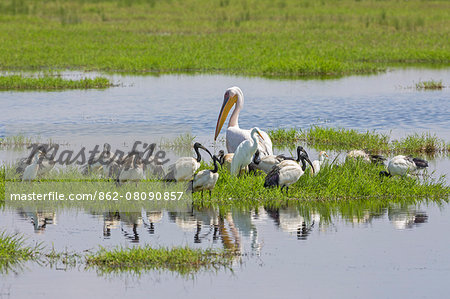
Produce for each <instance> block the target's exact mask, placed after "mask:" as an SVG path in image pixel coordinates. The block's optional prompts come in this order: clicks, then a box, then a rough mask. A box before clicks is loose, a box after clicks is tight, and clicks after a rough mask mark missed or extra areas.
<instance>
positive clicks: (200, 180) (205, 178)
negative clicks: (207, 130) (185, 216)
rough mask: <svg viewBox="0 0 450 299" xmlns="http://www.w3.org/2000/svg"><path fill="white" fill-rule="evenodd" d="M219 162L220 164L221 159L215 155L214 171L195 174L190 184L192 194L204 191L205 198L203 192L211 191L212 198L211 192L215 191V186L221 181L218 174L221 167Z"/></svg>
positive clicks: (189, 189) (208, 170) (207, 170)
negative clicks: (218, 163)
mask: <svg viewBox="0 0 450 299" xmlns="http://www.w3.org/2000/svg"><path fill="white" fill-rule="evenodd" d="M217 162H219V159H218V158H217V157H216V156H215V155H214V156H213V163H214V169H212V170H210V169H205V170H202V171H200V172H198V173H197V174H195V175H194V179H193V180H192V181H191V182H190V184H189V188H188V191H191V192H192V193H194V192H197V191H202V197H203V190H209V197H211V190H212V189H214V186H215V185H216V183H217V180H218V179H219V174H218V173H217V171H218V170H219V167H218V165H217Z"/></svg>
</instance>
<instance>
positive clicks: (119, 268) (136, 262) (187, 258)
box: [86, 246, 234, 275]
mask: <svg viewBox="0 0 450 299" xmlns="http://www.w3.org/2000/svg"><path fill="white" fill-rule="evenodd" d="M233 256H234V255H233V254H232V253H231V252H227V251H219V250H212V249H206V250H202V249H192V248H189V247H173V248H152V247H150V246H145V247H133V248H116V249H113V250H107V249H104V248H102V249H100V250H99V251H97V252H96V253H93V254H91V255H88V256H87V257H86V265H87V266H88V267H95V268H96V269H98V270H99V271H100V272H102V273H105V272H106V273H114V272H124V271H125V272H135V273H140V272H141V271H144V270H161V269H164V270H170V271H174V272H178V273H180V274H183V275H185V274H192V273H195V272H198V271H199V270H202V269H211V268H214V269H218V268H222V267H229V266H230V265H231V263H232V259H233Z"/></svg>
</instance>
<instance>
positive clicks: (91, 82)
mask: <svg viewBox="0 0 450 299" xmlns="http://www.w3.org/2000/svg"><path fill="white" fill-rule="evenodd" d="M111 86H113V84H112V83H111V82H110V81H109V80H108V79H107V78H104V77H97V78H94V79H91V78H83V79H80V80H71V79H64V78H61V77H52V76H42V77H24V76H21V75H9V76H0V90H62V89H91V88H107V87H111Z"/></svg>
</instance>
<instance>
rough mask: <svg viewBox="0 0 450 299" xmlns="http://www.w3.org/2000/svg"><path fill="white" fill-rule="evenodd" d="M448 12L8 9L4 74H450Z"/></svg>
mask: <svg viewBox="0 0 450 299" xmlns="http://www.w3.org/2000/svg"><path fill="white" fill-rule="evenodd" d="M448 10H449V3H448V1H445V0H442V1H433V2H429V1H421V0H411V1H406V2H405V1H376V0H367V1H354V0H342V1H336V0H326V1H312V0H302V1H296V0H280V1H275V2H274V1H270V0H262V1H259V0H258V1H257V0H245V1H241V0H232V1H207V0H200V1H198V0H186V1H154V0H146V1H144V0H142V1H129V0H127V1H124V0H105V1H85V0H59V1H34V0H20V1H18V0H5V1H2V2H1V3H0V30H1V32H3V34H2V35H1V37H0V66H1V69H3V70H11V69H12V70H14V69H15V70H17V69H19V70H24V69H26V70H40V69H48V68H51V69H54V68H56V69H82V70H102V71H113V72H134V73H136V72H212V73H217V72H220V73H239V74H248V75H264V76H304V75H317V74H319V75H339V74H341V75H342V74H353V73H370V72H376V71H379V70H383V69H385V68H386V67H387V66H389V65H399V64H400V65H408V64H436V65H438V64H439V65H447V66H448V65H449V64H450V51H449V47H450V46H449V43H448V42H447V40H446V39H445V38H443V37H445V36H448V35H449V33H450V26H449V18H448V13H447V12H448ZM17 53H20V55H17Z"/></svg>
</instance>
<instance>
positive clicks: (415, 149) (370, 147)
mask: <svg viewBox="0 0 450 299" xmlns="http://www.w3.org/2000/svg"><path fill="white" fill-rule="evenodd" d="M268 134H269V136H270V138H271V139H272V142H273V144H274V145H275V146H285V145H292V144H294V145H295V144H297V143H305V144H306V145H308V146H312V147H314V148H315V149H320V150H345V151H349V150H353V149H364V150H366V151H369V152H371V153H406V154H413V153H415V154H420V153H422V154H436V153H445V152H448V146H449V145H447V144H446V143H445V141H444V140H442V139H440V138H439V137H437V136H436V135H435V134H431V133H421V134H418V133H414V134H412V135H408V136H406V137H404V138H401V139H399V140H391V138H390V136H389V134H382V133H377V132H375V131H372V132H371V131H366V132H359V131H357V130H354V129H344V128H328V127H321V126H312V127H311V128H310V129H308V130H304V131H302V130H298V131H297V130H295V129H274V130H269V131H268Z"/></svg>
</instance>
